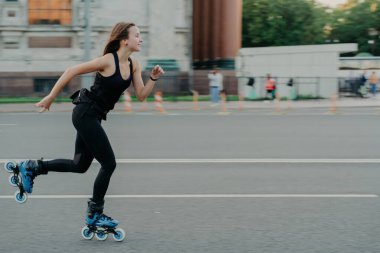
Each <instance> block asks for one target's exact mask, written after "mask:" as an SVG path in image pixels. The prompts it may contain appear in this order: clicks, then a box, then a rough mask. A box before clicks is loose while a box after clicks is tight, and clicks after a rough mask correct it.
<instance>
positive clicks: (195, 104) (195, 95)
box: [191, 90, 200, 111]
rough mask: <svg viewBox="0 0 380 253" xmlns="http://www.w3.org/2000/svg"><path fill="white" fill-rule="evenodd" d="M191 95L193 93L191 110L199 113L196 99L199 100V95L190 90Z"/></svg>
mask: <svg viewBox="0 0 380 253" xmlns="http://www.w3.org/2000/svg"><path fill="white" fill-rule="evenodd" d="M191 93H193V110H194V111H199V110H200V109H199V103H198V99H199V93H198V91H195V90H191Z"/></svg>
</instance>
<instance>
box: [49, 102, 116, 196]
mask: <svg viewBox="0 0 380 253" xmlns="http://www.w3.org/2000/svg"><path fill="white" fill-rule="evenodd" d="M72 121H73V124H74V127H75V128H76V130H77V137H76V141H75V155H74V159H73V160H69V159H56V160H52V161H44V162H43V167H44V169H45V170H47V171H56V172H74V173H85V172H86V171H87V170H88V168H89V167H90V165H91V162H92V160H93V159H94V158H95V159H96V160H97V161H98V162H99V163H100V165H101V168H100V171H99V173H98V175H97V177H96V179H95V183H94V190H93V198H92V199H93V201H95V202H98V201H102V200H103V199H104V196H105V194H106V192H107V189H108V185H109V182H110V179H111V176H112V173H113V171H114V170H115V168H116V159H115V155H114V153H113V150H112V147H111V144H110V142H109V140H108V137H107V134H106V133H105V131H104V129H103V127H102V126H101V116H99V114H98V113H97V112H96V111H95V109H93V108H92V107H91V105H89V104H79V105H77V106H76V107H75V108H74V110H73V114H72Z"/></svg>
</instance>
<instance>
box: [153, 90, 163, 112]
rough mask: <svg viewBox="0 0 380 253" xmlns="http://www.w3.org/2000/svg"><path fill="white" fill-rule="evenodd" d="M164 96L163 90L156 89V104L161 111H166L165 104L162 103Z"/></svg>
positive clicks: (157, 109)
mask: <svg viewBox="0 0 380 253" xmlns="http://www.w3.org/2000/svg"><path fill="white" fill-rule="evenodd" d="M162 102H163V98H162V92H161V91H156V93H155V94H154V104H155V107H156V111H158V112H160V113H166V111H165V109H164V106H163V105H162Z"/></svg>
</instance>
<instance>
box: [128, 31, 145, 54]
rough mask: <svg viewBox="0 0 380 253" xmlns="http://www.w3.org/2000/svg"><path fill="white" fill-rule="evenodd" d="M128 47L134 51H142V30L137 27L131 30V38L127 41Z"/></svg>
mask: <svg viewBox="0 0 380 253" xmlns="http://www.w3.org/2000/svg"><path fill="white" fill-rule="evenodd" d="M127 43H128V45H127V47H128V48H130V49H131V50H132V51H140V50H141V45H142V43H143V40H142V38H141V35H140V30H139V28H138V27H137V26H132V27H130V28H129V38H128V40H127Z"/></svg>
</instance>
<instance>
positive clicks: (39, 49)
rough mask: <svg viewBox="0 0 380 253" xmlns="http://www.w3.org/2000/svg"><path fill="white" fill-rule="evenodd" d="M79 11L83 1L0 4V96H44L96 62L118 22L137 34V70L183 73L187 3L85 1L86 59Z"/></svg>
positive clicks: (9, 0) (7, 0)
mask: <svg viewBox="0 0 380 253" xmlns="http://www.w3.org/2000/svg"><path fill="white" fill-rule="evenodd" d="M85 7H86V0H0V96H5V95H30V94H31V93H33V92H34V93H35V92H37V93H38V92H41V93H43V92H46V90H48V89H50V87H51V86H52V84H54V82H55V80H56V79H57V78H58V77H59V76H60V75H61V74H62V72H63V71H64V70H65V69H66V68H67V67H69V66H72V65H74V64H78V63H80V62H83V61H85V60H87V59H86V58H94V57H98V56H100V55H101V54H102V51H103V48H104V46H105V44H106V41H107V38H108V36H109V32H110V30H111V28H112V26H113V25H114V24H115V23H117V22H120V21H130V22H134V23H136V25H138V27H139V28H140V31H141V35H142V38H143V40H144V42H143V50H142V51H141V52H139V53H137V54H135V55H134V57H136V58H138V59H139V60H140V62H141V64H142V67H143V69H150V67H151V66H153V65H154V64H156V63H159V64H161V65H163V66H164V68H165V69H166V70H169V71H175V72H187V71H188V70H189V68H190V66H191V43H192V42H191V26H192V1H188V0H90V1H89V9H88V10H89V12H88V13H89V17H90V18H89V24H90V28H91V32H90V34H89V36H88V37H89V41H90V51H89V56H88V55H87V56H85V54H84V52H85V50H84V49H85V42H86V29H85V28H86V25H87V23H86V19H85V17H86V8H85ZM168 13H170V15H168ZM80 83H81V82H80V79H78V80H73V81H72V82H71V83H70V84H69V85H68V90H67V92H71V90H73V89H76V88H77V87H78V86H80Z"/></svg>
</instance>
